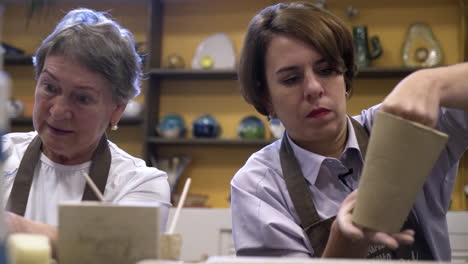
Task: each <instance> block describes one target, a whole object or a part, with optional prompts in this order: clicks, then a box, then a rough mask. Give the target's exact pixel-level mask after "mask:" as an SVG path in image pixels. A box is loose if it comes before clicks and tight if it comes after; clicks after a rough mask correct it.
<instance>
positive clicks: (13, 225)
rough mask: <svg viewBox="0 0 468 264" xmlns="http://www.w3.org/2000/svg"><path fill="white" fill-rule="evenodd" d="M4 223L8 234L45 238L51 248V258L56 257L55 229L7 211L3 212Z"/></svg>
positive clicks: (56, 236) (56, 238)
mask: <svg viewBox="0 0 468 264" xmlns="http://www.w3.org/2000/svg"><path fill="white" fill-rule="evenodd" d="M5 222H6V225H7V228H8V233H9V234H14V233H29V234H41V235H45V236H47V237H48V238H49V242H50V245H51V247H52V257H54V258H55V257H57V241H58V230H57V228H56V227H53V226H50V225H47V224H44V223H40V222H36V221H32V220H29V219H26V218H24V217H22V216H19V215H17V214H14V213H11V212H8V211H5Z"/></svg>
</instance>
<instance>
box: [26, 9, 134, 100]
mask: <svg viewBox="0 0 468 264" xmlns="http://www.w3.org/2000/svg"><path fill="white" fill-rule="evenodd" d="M106 15H107V14H106V13H103V12H97V11H94V10H91V9H85V8H78V9H74V10H71V11H70V12H68V13H67V14H66V15H65V17H64V18H63V19H62V20H61V21H60V22H59V23H58V24H57V27H56V28H55V30H54V32H52V34H50V35H49V36H48V37H47V38H46V39H44V41H42V44H41V46H40V47H39V48H38V49H37V51H36V54H35V56H34V60H33V61H34V66H35V76H36V79H38V78H39V75H40V74H41V72H42V69H43V67H44V62H45V59H46V57H47V56H48V55H63V56H67V57H70V58H71V59H74V60H77V61H78V62H80V63H81V64H83V65H84V66H86V67H87V68H88V69H89V70H91V71H94V72H98V73H101V74H103V75H104V77H105V78H106V79H107V80H109V81H110V82H111V85H112V96H113V101H114V102H115V103H117V104H124V103H127V102H128V100H130V99H132V98H134V97H135V96H137V95H138V94H139V93H140V80H141V76H142V71H141V65H142V63H141V58H140V56H139V55H138V53H137V51H136V49H135V41H134V39H133V35H132V33H131V32H130V31H128V30H127V29H125V28H122V27H121V26H120V25H119V24H118V23H117V22H115V21H113V20H112V19H110V18H108V17H107V16H106Z"/></svg>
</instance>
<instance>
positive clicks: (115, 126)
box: [111, 125, 119, 131]
mask: <svg viewBox="0 0 468 264" xmlns="http://www.w3.org/2000/svg"><path fill="white" fill-rule="evenodd" d="M117 129H119V127H118V126H117V125H113V126H111V130H112V131H116V130H117Z"/></svg>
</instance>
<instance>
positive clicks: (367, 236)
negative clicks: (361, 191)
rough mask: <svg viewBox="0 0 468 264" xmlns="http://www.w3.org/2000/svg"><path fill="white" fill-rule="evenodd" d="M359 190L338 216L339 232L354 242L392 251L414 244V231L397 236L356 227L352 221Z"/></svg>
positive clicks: (350, 196)
mask: <svg viewBox="0 0 468 264" xmlns="http://www.w3.org/2000/svg"><path fill="white" fill-rule="evenodd" d="M356 198H357V190H355V191H353V192H352V193H351V194H350V195H348V197H346V199H345V200H344V201H343V203H342V204H341V207H340V209H339V211H338V214H337V216H336V222H337V225H338V229H339V231H340V232H341V233H342V234H343V235H344V236H345V237H347V238H349V239H351V240H353V241H368V242H369V243H374V244H382V245H385V246H387V247H389V248H391V249H396V248H398V247H399V246H400V245H408V244H412V243H413V242H414V231H413V230H411V229H407V230H404V231H402V232H400V233H396V234H387V233H384V232H378V231H373V230H371V229H369V228H365V227H361V226H359V225H356V224H355V223H353V221H352V220H351V218H352V210H353V208H354V207H355V205H356Z"/></svg>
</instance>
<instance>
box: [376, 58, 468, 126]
mask: <svg viewBox="0 0 468 264" xmlns="http://www.w3.org/2000/svg"><path fill="white" fill-rule="evenodd" d="M467 76H468V63H461V64H456V65H451V66H446V67H439V68H431V69H424V70H420V71H417V72H414V73H413V74H411V75H409V76H408V77H406V78H405V79H403V80H402V81H401V82H400V83H398V85H397V86H396V87H395V89H393V91H392V92H391V93H390V94H389V95H388V96H387V97H386V98H385V100H384V101H383V104H382V108H381V109H382V110H383V111H386V112H389V113H393V114H395V115H399V116H401V117H403V118H406V119H409V120H413V121H416V122H419V123H422V124H425V125H428V126H431V127H434V126H435V124H436V122H437V119H438V111H439V108H440V107H441V106H443V107H449V108H458V109H463V110H468V77H467Z"/></svg>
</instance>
